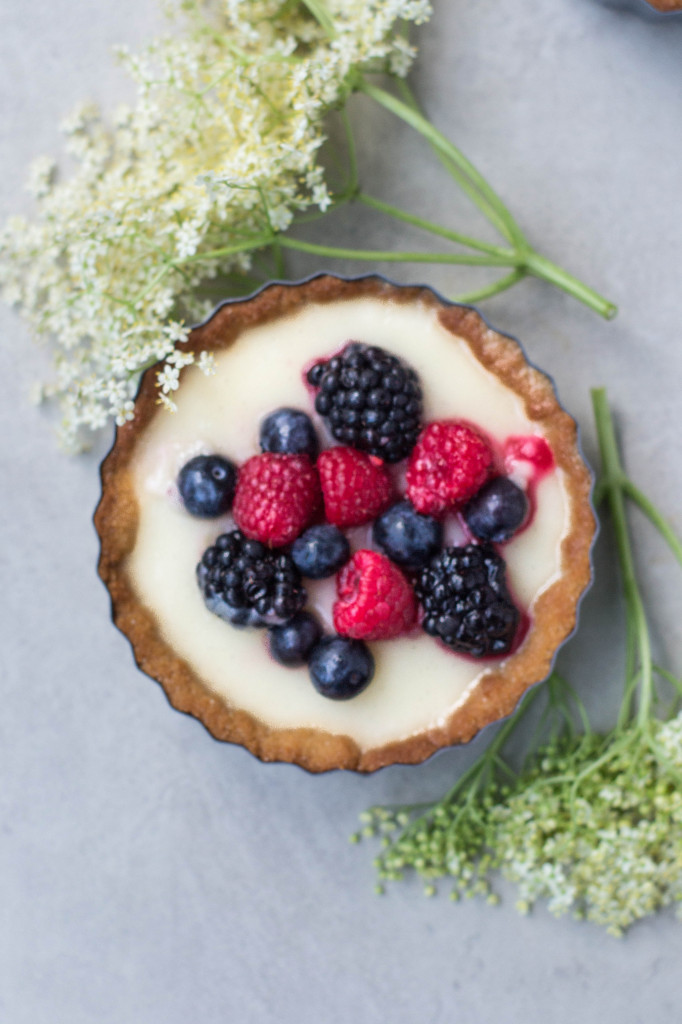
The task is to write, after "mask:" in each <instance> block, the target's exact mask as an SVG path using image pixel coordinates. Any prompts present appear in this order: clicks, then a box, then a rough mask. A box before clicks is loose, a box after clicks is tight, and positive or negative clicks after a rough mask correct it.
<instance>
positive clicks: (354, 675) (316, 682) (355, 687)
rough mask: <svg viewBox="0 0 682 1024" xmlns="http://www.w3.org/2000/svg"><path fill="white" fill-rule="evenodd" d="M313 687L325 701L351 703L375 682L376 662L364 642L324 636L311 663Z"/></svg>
mask: <svg viewBox="0 0 682 1024" xmlns="http://www.w3.org/2000/svg"><path fill="white" fill-rule="evenodd" d="M308 669H309V671H310V678H311V679H312V681H313V686H314V687H315V689H316V690H317V692H318V693H321V694H322V696H323V697H330V698H331V699H332V700H350V698H351V697H356V696H357V695H358V694H359V693H362V691H363V690H364V689H365V687H366V686H367V685H368V684H369V683H370V682H371V680H372V676H373V675H374V658H373V657H372V653H371V651H370V649H369V647H368V646H367V644H365V643H363V641H362V640H349V639H348V638H347V637H343V636H324V637H322V639H321V640H320V642H319V643H318V644H316V645H315V647H313V650H312V654H311V655H310V658H309V659H308Z"/></svg>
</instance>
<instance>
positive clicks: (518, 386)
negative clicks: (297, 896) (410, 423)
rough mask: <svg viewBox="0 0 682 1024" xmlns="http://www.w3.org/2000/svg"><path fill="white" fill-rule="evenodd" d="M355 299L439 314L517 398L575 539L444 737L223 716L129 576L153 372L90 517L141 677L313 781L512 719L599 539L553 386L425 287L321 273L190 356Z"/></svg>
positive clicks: (238, 310)
mask: <svg viewBox="0 0 682 1024" xmlns="http://www.w3.org/2000/svg"><path fill="white" fill-rule="evenodd" d="M359 296H373V297H383V298H388V299H390V300H391V301H393V302H400V303H412V302H416V301H420V302H421V303H424V304H426V305H427V306H429V307H431V308H435V309H437V310H438V311H439V312H438V315H439V319H440V321H441V323H442V324H443V326H444V327H445V328H446V329H447V330H449V331H451V332H452V333H453V334H455V335H457V336H458V337H461V338H464V339H465V340H466V341H467V342H468V344H469V345H470V347H471V350H472V352H473V353H474V355H475V356H476V358H477V359H478V360H479V361H480V362H481V363H482V364H483V365H484V366H485V367H486V368H488V369H490V370H491V371H493V372H494V373H495V374H496V375H497V376H498V377H499V378H500V379H501V380H502V381H503V382H504V383H505V384H507V385H508V386H509V387H511V388H512V389H513V390H514V391H515V392H516V393H517V394H519V395H521V396H522V398H523V401H524V403H525V408H526V412H527V414H528V416H529V418H530V419H532V420H534V421H535V422H537V423H538V425H539V426H540V427H541V429H542V431H543V433H544V434H545V436H546V437H547V440H548V441H549V444H550V446H551V448H552V450H553V452H554V456H555V460H556V463H557V466H558V467H559V468H560V469H562V470H563V471H564V472H565V479H566V481H567V485H568V494H569V501H570V506H571V508H570V522H571V529H570V532H569V534H568V535H567V536H566V537H565V538H564V540H563V542H562V566H563V572H562V574H561V577H560V578H559V579H558V580H557V581H556V582H555V583H553V584H552V585H551V586H550V587H549V588H548V589H547V590H546V591H545V592H544V593H543V594H541V596H540V597H539V598H538V600H537V602H536V604H535V606H534V612H533V620H534V621H533V627H532V628H531V630H530V631H529V633H528V636H527V637H526V639H525V640H524V641H523V643H522V644H521V646H520V648H519V649H518V651H517V652H515V654H513V655H512V656H511V657H510V658H508V659H507V660H506V661H505V663H504V667H503V668H501V669H499V670H498V669H492V670H490V671H488V672H486V673H485V675H484V676H482V677H481V678H480V680H479V681H478V683H477V684H476V685H475V686H474V687H473V688H472V691H471V692H470V693H469V694H468V695H467V698H466V700H465V701H464V702H463V703H462V704H461V705H460V706H459V707H458V708H456V710H455V711H454V713H453V714H452V715H451V717H450V718H449V720H448V721H447V723H446V724H445V725H444V726H443V727H442V728H436V729H431V730H429V731H427V732H424V733H421V734H419V735H416V736H412V737H409V738H408V739H405V740H401V741H399V742H395V743H390V744H387V745H385V746H382V747H378V748H375V749H372V750H366V751H362V750H360V748H359V747H358V746H357V744H356V743H355V742H354V741H353V740H352V739H350V738H349V737H347V736H336V735H332V734H329V733H326V732H323V731H321V730H313V729H273V728H270V727H269V726H267V725H265V724H264V723H262V722H260V721H258V720H257V719H256V718H254V717H253V716H252V715H250V714H248V713H247V712H245V711H242V710H239V709H236V708H231V707H228V706H227V705H226V704H225V703H224V701H222V700H221V699H220V698H218V697H216V696H215V694H213V693H212V692H211V691H210V690H209V688H208V687H207V686H206V684H205V683H203V682H202V680H201V679H199V678H198V676H197V675H196V674H195V673H194V671H193V670H192V668H191V667H190V666H189V665H188V664H187V663H186V662H185V661H183V660H182V659H180V658H179V657H178V656H177V655H176V654H175V653H174V652H173V651H172V650H171V649H170V648H169V647H168V645H167V644H166V642H165V641H164V640H163V638H162V637H161V635H160V633H159V630H158V628H157V625H156V621H155V618H154V616H153V614H152V613H151V612H150V611H148V610H147V609H146V608H144V607H143V606H142V605H141V604H140V601H139V600H138V598H137V595H136V594H135V592H134V590H133V588H132V586H131V583H130V581H129V579H128V577H127V575H126V571H125V562H126V559H127V557H128V555H129V554H130V552H131V551H132V549H133V546H134V543H135V535H136V529H137V520H138V509H137V503H136V499H135V495H134V491H133V485H132V479H131V473H130V465H131V461H132V458H133V454H134V452H135V447H136V444H137V441H138V439H139V438H140V437H141V436H142V435H143V434H144V430H145V428H146V426H147V425H148V424H149V422H150V421H151V419H152V418H153V416H154V415H156V412H157V408H158V407H157V391H156V377H155V369H154V368H152V369H150V370H148V371H147V372H146V374H145V375H144V378H143V380H142V383H141V386H140V391H139V394H138V397H137V401H136V406H135V418H134V419H133V420H132V421H131V422H129V423H126V424H125V425H124V426H122V427H119V429H118V431H117V434H116V440H115V443H114V446H113V448H112V450H111V452H110V453H109V455H108V456H107V458H106V459H105V460H104V463H103V464H102V471H101V472H102V498H101V501H100V504H99V506H98V508H97V511H96V513H95V526H96V528H97V532H98V534H99V537H100V541H101V555H100V560H99V573H100V576H101V578H102V580H103V581H104V583H105V584H106V586H107V587H108V589H109V593H110V595H111V601H112V613H113V619H114V622H115V624H116V625H117V627H118V628H119V629H120V630H121V631H122V632H123V633H124V634H125V635H126V636H127V637H128V639H129V641H130V643H131V645H132V648H133V652H134V655H135V660H136V662H137V664H138V665H139V667H140V668H141V669H142V671H144V672H146V673H147V674H148V675H150V676H152V678H154V679H156V680H158V682H160V683H161V685H162V686H163V688H164V690H165V692H166V695H167V697H168V700H169V701H170V703H171V704H172V705H173V707H174V708H176V709H177V710H179V711H184V712H187V713H189V714H191V715H194V716H195V717H196V718H198V719H200V720H201V721H202V722H203V723H204V725H205V726H206V728H207V729H208V730H209V732H210V733H211V734H212V735H213V736H214V737H215V738H216V739H218V740H224V741H228V742H231V743H238V744H241V745H243V746H245V747H246V748H247V749H248V750H250V751H251V752H252V753H253V754H255V755H256V756H257V757H259V758H261V760H263V761H288V762H293V763H296V764H299V765H301V766H302V767H303V768H306V769H307V770H309V771H311V772H322V771H328V770H330V769H333V768H344V769H352V770H355V771H360V772H371V771H375V770H376V769H377V768H381V767H383V766H385V765H388V764H394V763H403V764H416V763H419V762H421V761H423V760H425V759H426V758H427V757H429V756H430V755H431V754H433V753H434V752H435V751H436V750H438V749H439V748H441V747H443V746H447V745H450V744H453V743H465V742H467V741H468V740H470V739H471V738H472V737H473V736H475V735H476V733H477V732H479V730H480V729H482V728H483V727H484V726H485V725H488V724H490V723H491V722H494V721H497V720H498V719H500V718H502V717H504V716H505V715H508V714H509V713H511V711H512V710H513V709H514V707H515V706H516V704H517V703H518V701H519V699H520V697H521V696H522V695H523V693H524V692H525V691H526V690H527V689H528V688H529V687H530V686H533V685H534V684H535V683H538V682H540V681H541V680H543V679H544V678H546V676H547V674H548V673H549V671H550V668H551V663H552V659H553V656H554V654H555V652H556V649H557V647H558V646H559V645H560V644H561V643H562V641H563V640H565V639H566V637H567V636H568V635H569V634H570V633H571V632H572V631H573V629H574V626H575V621H576V609H577V604H578V601H579V598H580V595H581V594H582V592H583V591H584V589H585V588H586V586H587V585H588V583H589V581H590V577H591V565H590V546H591V541H592V538H593V535H594V530H595V521H594V515H593V513H592V509H591V506H590V486H591V479H590V474H589V472H588V470H587V468H586V467H585V464H584V463H583V461H582V459H581V458H580V455H579V454H578V451H577V446H576V426H575V423H574V421H573V420H572V418H571V417H570V416H569V415H568V413H566V412H565V411H564V410H563V409H562V408H561V406H560V405H559V403H558V401H557V398H556V395H555V393H554V388H553V386H552V383H551V381H550V380H549V378H548V377H546V376H545V375H544V374H543V373H541V372H540V371H539V370H536V369H535V368H533V367H531V366H529V364H528V363H527V361H526V359H525V357H524V355H523V353H522V351H521V349H520V347H519V345H518V344H517V342H515V341H514V340H512V339H511V338H508V337H505V336H503V335H500V334H498V333H496V332H495V331H493V330H492V329H491V328H489V327H488V326H487V325H486V324H485V322H484V321H483V320H482V319H481V317H480V316H479V315H478V314H477V313H476V312H475V311H474V310H472V309H469V308H467V307H464V306H449V305H445V304H444V303H443V302H442V301H441V300H439V299H438V298H437V297H436V296H435V295H434V294H433V292H431V291H430V290H429V289H427V288H420V287H405V286H396V285H391V284H389V283H388V282H386V281H384V280H383V279H382V278H378V277H365V278H361V279H358V280H354V281H345V280H341V279H339V278H336V277H332V276H329V275H323V276H319V277H315V278H313V279H312V280H310V281H308V282H306V283H303V284H300V285H270V286H268V287H266V288H265V289H264V290H263V291H262V292H260V293H259V294H258V295H257V296H255V297H254V298H252V299H247V300H243V301H240V302H235V303H229V304H226V305H224V306H222V307H221V308H219V309H218V311H217V312H216V313H215V314H214V315H213V316H212V317H211V318H210V320H208V321H207V322H206V323H205V324H204V325H202V326H200V327H197V328H195V330H193V331H192V333H191V335H190V338H189V341H188V342H187V347H189V348H190V349H191V350H192V351H195V352H199V351H203V350H208V351H218V350H220V349H224V348H226V347H228V346H229V345H230V344H231V343H232V342H233V341H234V340H235V338H236V337H237V336H238V335H239V334H240V333H241V332H242V331H243V330H245V329H246V328H248V327H252V326H254V325H256V324H263V323H266V322H268V321H270V320H273V319H276V318H278V317H281V316H283V315H286V314H287V313H289V312H291V311H293V310H294V309H295V308H296V307H297V306H299V305H300V304H301V303H305V304H309V303H325V302H332V301H338V300H343V299H350V298H357V297H359Z"/></svg>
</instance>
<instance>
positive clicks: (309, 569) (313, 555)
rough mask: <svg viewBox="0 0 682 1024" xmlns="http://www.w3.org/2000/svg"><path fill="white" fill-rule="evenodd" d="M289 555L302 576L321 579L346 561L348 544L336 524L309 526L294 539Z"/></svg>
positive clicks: (348, 556)
mask: <svg viewBox="0 0 682 1024" xmlns="http://www.w3.org/2000/svg"><path fill="white" fill-rule="evenodd" d="M291 557H292V559H293V562H294V565H295V566H296V568H297V569H298V571H299V572H300V573H301V575H302V576H308V577H309V578H310V579H311V580H321V579H324V578H325V576H333V574H334V573H335V572H336V570H337V569H340V568H341V566H342V565H344V564H345V563H346V562H347V561H348V559H349V558H350V544H349V543H348V539H347V538H346V537H345V536H344V535H343V534H342V533H341V531H340V530H339V528H338V527H336V526H331V525H327V524H325V525H322V526H311V527H310V529H309V530H306V531H305V533H302V534H301V536H300V537H298V538H297V539H296V540H295V541H294V543H293V546H292V548H291Z"/></svg>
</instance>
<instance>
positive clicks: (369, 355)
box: [307, 342, 422, 462]
mask: <svg viewBox="0 0 682 1024" xmlns="http://www.w3.org/2000/svg"><path fill="white" fill-rule="evenodd" d="M307 379H308V382H309V383H310V384H312V385H313V387H316V388H319V389H320V390H319V392H318V394H317V396H316V398H315V409H316V410H317V412H318V413H319V414H320V416H323V417H324V418H325V419H326V421H327V423H328V425H329V429H330V431H331V432H332V434H333V436H334V437H335V438H336V440H337V441H342V442H343V443H344V444H349V445H352V447H353V448H358V449H360V450H361V451H363V452H369V454H370V455H378V456H379V457H380V458H382V459H384V461H385V462H400V460H401V459H404V458H406V456H408V455H409V454H410V452H411V451H412V448H413V447H414V444H415V441H416V440H417V435H418V434H419V423H420V419H421V414H422V392H421V386H420V384H419V378H418V377H417V374H416V373H415V372H414V370H413V369H412V368H411V367H410V366H408V365H407V364H406V363H404V362H403V361H402V360H401V359H398V357H397V356H394V355H391V353H390V352H385V351H384V349H381V348H377V347H376V346H372V345H364V344H362V343H361V342H351V343H350V344H349V345H346V347H345V348H344V350H343V352H341V353H340V355H338V356H334V357H333V358H332V359H330V360H328V361H323V362H319V363H316V364H315V365H314V366H313V367H312V368H311V369H310V370H309V371H308V374H307Z"/></svg>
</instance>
